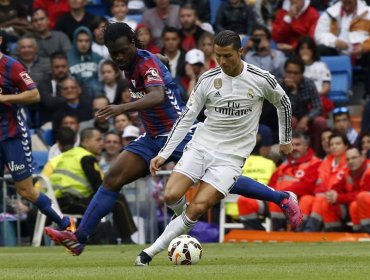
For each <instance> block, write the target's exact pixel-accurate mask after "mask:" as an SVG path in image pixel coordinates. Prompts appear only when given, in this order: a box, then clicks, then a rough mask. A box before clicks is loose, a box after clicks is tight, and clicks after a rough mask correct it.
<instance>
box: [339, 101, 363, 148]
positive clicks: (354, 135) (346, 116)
mask: <svg viewBox="0 0 370 280" xmlns="http://www.w3.org/2000/svg"><path fill="white" fill-rule="evenodd" d="M333 124H334V130H336V131H338V132H339V133H342V134H345V135H346V136H347V139H348V140H349V142H350V143H351V145H352V146H354V145H355V144H356V143H357V142H358V137H359V136H358V132H357V131H356V130H355V129H354V128H353V127H352V124H351V115H350V113H349V109H348V108H347V107H338V108H335V109H334V110H333Z"/></svg>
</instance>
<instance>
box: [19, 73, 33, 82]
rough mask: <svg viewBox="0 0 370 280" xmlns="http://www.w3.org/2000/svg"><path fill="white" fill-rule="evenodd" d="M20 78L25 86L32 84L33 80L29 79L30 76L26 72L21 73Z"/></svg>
mask: <svg viewBox="0 0 370 280" xmlns="http://www.w3.org/2000/svg"><path fill="white" fill-rule="evenodd" d="M19 76H21V78H22V80H23V81H24V82H25V84H26V85H30V84H33V80H32V79H31V77H30V75H28V73H27V72H26V71H23V72H21V73H20V74H19Z"/></svg>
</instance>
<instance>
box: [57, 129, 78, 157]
mask: <svg viewBox="0 0 370 280" xmlns="http://www.w3.org/2000/svg"><path fill="white" fill-rule="evenodd" d="M75 138H76V133H75V132H74V131H73V130H72V129H71V128H70V127H66V126H62V127H60V128H59V129H58V132H57V134H56V137H55V140H56V141H57V142H58V144H59V145H60V146H61V149H62V152H64V151H66V150H69V149H71V148H72V147H73V145H74V143H75Z"/></svg>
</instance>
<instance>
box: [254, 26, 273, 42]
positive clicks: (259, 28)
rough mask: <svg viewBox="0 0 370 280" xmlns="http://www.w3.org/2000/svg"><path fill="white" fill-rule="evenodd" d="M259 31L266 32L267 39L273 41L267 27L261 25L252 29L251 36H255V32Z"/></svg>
mask: <svg viewBox="0 0 370 280" xmlns="http://www.w3.org/2000/svg"><path fill="white" fill-rule="evenodd" d="M257 30H262V31H263V32H265V34H266V37H267V39H269V40H270V39H271V33H270V30H269V29H268V28H267V27H266V26H264V25H260V24H257V25H255V26H254V27H253V29H252V32H251V35H252V36H253V33H254V31H257Z"/></svg>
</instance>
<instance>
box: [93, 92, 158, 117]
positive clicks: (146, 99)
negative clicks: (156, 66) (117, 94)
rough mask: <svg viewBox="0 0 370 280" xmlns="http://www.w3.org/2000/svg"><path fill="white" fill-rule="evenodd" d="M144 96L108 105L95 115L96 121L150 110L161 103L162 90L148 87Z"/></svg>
mask: <svg viewBox="0 0 370 280" xmlns="http://www.w3.org/2000/svg"><path fill="white" fill-rule="evenodd" d="M146 92H147V93H146V94H145V95H144V96H143V97H142V98H141V99H139V100H136V101H133V102H129V103H125V104H120V105H109V106H107V107H105V108H103V109H101V110H99V111H97V112H96V113H95V117H96V118H98V119H109V118H110V117H114V116H117V115H119V114H122V113H124V112H133V111H143V110H147V109H151V108H153V107H156V106H158V105H160V104H162V103H163V101H164V89H163V87H161V86H154V87H148V88H147V89H146Z"/></svg>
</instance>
